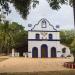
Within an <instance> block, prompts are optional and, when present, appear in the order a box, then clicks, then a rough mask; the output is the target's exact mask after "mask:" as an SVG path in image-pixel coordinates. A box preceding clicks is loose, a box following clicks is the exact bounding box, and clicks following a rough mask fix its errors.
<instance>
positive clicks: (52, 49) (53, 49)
mask: <svg viewBox="0 0 75 75" xmlns="http://www.w3.org/2000/svg"><path fill="white" fill-rule="evenodd" d="M51 57H52V58H56V48H55V47H52V48H51Z"/></svg>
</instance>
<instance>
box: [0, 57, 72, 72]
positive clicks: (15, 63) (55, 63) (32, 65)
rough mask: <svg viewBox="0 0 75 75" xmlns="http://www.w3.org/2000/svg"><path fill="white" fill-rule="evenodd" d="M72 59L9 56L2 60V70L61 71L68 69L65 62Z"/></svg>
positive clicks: (0, 63) (0, 69)
mask: <svg viewBox="0 0 75 75" xmlns="http://www.w3.org/2000/svg"><path fill="white" fill-rule="evenodd" d="M66 61H72V59H65V58H58V59H57V58H54V59H52V58H48V59H40V58H38V59H32V58H19V57H18V58H9V59H8V60H5V61H3V62H0V72H34V71H36V72H37V71H59V70H68V69H66V68H64V67H63V63H64V62H66Z"/></svg>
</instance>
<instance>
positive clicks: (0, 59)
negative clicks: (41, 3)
mask: <svg viewBox="0 0 75 75" xmlns="http://www.w3.org/2000/svg"><path fill="white" fill-rule="evenodd" d="M6 59H8V58H0V62H2V61H4V60H6Z"/></svg>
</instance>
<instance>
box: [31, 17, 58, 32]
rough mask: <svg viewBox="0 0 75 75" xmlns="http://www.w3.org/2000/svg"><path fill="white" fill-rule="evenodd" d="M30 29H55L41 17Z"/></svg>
mask: <svg viewBox="0 0 75 75" xmlns="http://www.w3.org/2000/svg"><path fill="white" fill-rule="evenodd" d="M31 30H32V31H57V29H56V28H54V26H53V25H51V24H50V23H49V21H48V20H47V19H44V18H43V19H41V20H40V21H39V22H38V24H35V25H34V27H33V28H32V29H31Z"/></svg>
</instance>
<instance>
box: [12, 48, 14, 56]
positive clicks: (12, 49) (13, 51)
mask: <svg viewBox="0 0 75 75" xmlns="http://www.w3.org/2000/svg"><path fill="white" fill-rule="evenodd" d="M14 56H15V50H14V48H13V49H12V57H14Z"/></svg>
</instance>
